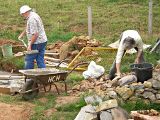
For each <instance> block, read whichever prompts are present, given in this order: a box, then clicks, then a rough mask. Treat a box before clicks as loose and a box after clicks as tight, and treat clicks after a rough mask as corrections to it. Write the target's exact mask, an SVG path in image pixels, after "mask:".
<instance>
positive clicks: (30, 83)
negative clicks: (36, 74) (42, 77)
mask: <svg viewBox="0 0 160 120" xmlns="http://www.w3.org/2000/svg"><path fill="white" fill-rule="evenodd" d="M37 87H38V84H37V83H36V84H34V81H33V80H30V81H26V83H25V84H24V86H23V89H22V90H23V91H24V92H25V91H28V90H32V89H36V88H37ZM38 92H39V90H38V89H37V90H34V91H31V92H28V93H23V94H22V98H23V99H24V100H32V99H33V98H35V97H36V96H37V95H38Z"/></svg>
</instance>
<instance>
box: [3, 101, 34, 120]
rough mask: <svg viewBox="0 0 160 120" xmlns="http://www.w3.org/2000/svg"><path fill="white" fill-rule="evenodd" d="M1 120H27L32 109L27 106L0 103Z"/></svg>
mask: <svg viewBox="0 0 160 120" xmlns="http://www.w3.org/2000/svg"><path fill="white" fill-rule="evenodd" d="M0 108H1V109H0V119H1V120H29V119H30V116H31V114H32V109H31V107H30V106H28V105H10V104H6V103H0Z"/></svg>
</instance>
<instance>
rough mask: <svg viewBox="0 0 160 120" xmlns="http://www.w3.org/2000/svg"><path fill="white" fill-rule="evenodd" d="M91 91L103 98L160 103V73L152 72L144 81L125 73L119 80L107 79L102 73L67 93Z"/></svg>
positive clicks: (76, 93)
mask: <svg viewBox="0 0 160 120" xmlns="http://www.w3.org/2000/svg"><path fill="white" fill-rule="evenodd" d="M86 91H89V92H93V93H95V94H97V95H99V96H101V97H102V98H103V99H105V100H109V99H118V100H121V101H123V102H124V101H128V100H129V101H134V100H137V98H141V99H144V100H146V101H148V102H156V103H160V74H159V72H156V71H154V72H153V78H152V79H149V80H147V81H145V82H144V83H141V82H137V78H136V76H135V75H125V76H124V77H122V78H121V79H119V80H114V81H111V80H108V79H107V77H106V76H105V75H104V76H102V77H101V78H100V79H88V80H83V81H82V82H81V83H80V84H78V85H75V86H74V87H73V88H72V89H71V90H70V91H68V93H70V94H75V95H80V94H81V93H83V92H86Z"/></svg>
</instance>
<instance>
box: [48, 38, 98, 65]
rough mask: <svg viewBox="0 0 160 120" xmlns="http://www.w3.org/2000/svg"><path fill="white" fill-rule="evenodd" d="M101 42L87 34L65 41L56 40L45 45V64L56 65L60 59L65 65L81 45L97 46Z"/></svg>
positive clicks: (79, 49) (78, 50) (80, 48)
mask: <svg viewBox="0 0 160 120" xmlns="http://www.w3.org/2000/svg"><path fill="white" fill-rule="evenodd" d="M100 45H101V43H100V42H99V41H97V40H96V39H90V38H89V37H88V36H79V37H75V36H74V37H73V38H72V39H70V40H69V41H67V42H65V43H64V42H61V41H58V42H56V43H54V44H50V45H48V46H47V51H46V53H45V62H46V65H47V66H51V67H53V66H56V65H57V63H59V62H60V61H62V60H65V63H63V64H62V66H66V65H67V64H68V63H70V62H71V61H72V60H73V59H74V57H75V56H76V55H77V54H78V53H79V52H80V51H81V50H82V49H83V47H98V46H100Z"/></svg>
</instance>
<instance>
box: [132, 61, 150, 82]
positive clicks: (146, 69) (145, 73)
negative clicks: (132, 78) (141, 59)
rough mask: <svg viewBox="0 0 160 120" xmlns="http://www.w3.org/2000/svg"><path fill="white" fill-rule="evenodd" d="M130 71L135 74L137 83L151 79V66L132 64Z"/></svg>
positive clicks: (147, 64) (148, 64)
mask: <svg viewBox="0 0 160 120" xmlns="http://www.w3.org/2000/svg"><path fill="white" fill-rule="evenodd" d="M130 67H131V70H132V71H133V72H135V74H136V76H137V80H138V82H142V83H143V82H144V81H146V80H148V79H150V78H152V71H153V65H152V64H150V63H141V64H132V65H130Z"/></svg>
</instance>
